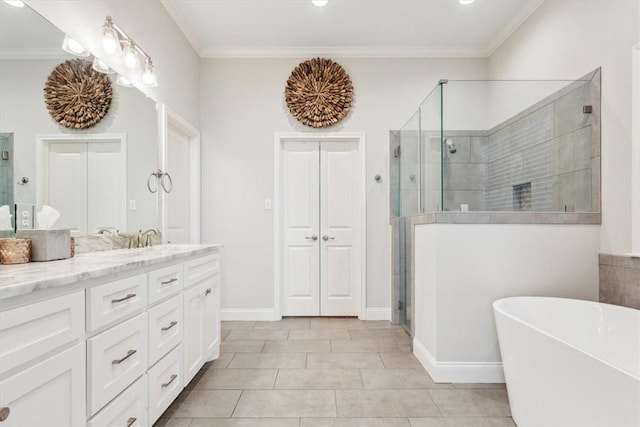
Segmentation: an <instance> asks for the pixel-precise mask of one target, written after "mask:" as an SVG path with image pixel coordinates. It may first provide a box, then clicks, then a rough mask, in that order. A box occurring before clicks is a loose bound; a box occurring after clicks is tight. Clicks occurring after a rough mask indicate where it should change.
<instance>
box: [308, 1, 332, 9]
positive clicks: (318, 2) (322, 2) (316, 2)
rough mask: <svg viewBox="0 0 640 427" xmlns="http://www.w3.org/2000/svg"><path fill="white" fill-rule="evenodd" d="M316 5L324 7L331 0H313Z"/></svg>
mask: <svg viewBox="0 0 640 427" xmlns="http://www.w3.org/2000/svg"><path fill="white" fill-rule="evenodd" d="M311 3H313V5H314V6H318V7H322V6H326V5H327V3H329V0H311Z"/></svg>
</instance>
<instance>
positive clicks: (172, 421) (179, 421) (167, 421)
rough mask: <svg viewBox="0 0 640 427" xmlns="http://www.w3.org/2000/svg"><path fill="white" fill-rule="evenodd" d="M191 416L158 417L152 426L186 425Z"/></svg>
mask: <svg viewBox="0 0 640 427" xmlns="http://www.w3.org/2000/svg"><path fill="white" fill-rule="evenodd" d="M190 424H191V418H159V419H158V421H156V422H155V424H154V425H153V427H188V426H189V425H190Z"/></svg>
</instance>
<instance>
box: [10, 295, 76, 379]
mask: <svg viewBox="0 0 640 427" xmlns="http://www.w3.org/2000/svg"><path fill="white" fill-rule="evenodd" d="M83 334H84V291H78V292H75V293H73V294H69V295H65V296H61V297H57V298H53V299H50V300H46V301H42V302H38V303H35V304H30V305H28V306H25V307H19V308H15V309H13V310H8V311H5V312H2V313H0V374H2V373H4V372H7V371H9V370H10V369H13V368H15V367H16V366H19V365H22V364H23V363H25V362H28V361H30V360H33V359H35V358H36V357H38V356H41V355H43V354H45V353H47V352H49V351H51V350H54V349H56V348H58V347H60V346H63V345H65V344H67V343H70V342H72V341H74V340H77V339H78V338H80V337H81V336H82V335H83Z"/></svg>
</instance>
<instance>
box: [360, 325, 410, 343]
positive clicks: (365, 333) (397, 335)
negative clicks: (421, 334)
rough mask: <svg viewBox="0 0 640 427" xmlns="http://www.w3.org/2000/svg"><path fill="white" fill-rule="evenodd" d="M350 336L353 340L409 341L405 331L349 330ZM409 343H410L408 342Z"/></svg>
mask: <svg viewBox="0 0 640 427" xmlns="http://www.w3.org/2000/svg"><path fill="white" fill-rule="evenodd" d="M349 335H350V336H351V339H352V340H361V339H366V338H374V339H380V338H393V339H398V340H407V338H408V335H407V333H406V332H405V331H404V330H403V329H353V328H351V329H349ZM407 342H408V341H407Z"/></svg>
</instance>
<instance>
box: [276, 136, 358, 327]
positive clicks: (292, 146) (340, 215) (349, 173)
mask: <svg viewBox="0 0 640 427" xmlns="http://www.w3.org/2000/svg"><path fill="white" fill-rule="evenodd" d="M282 148H283V151H282V181H281V183H282V187H281V191H282V194H283V198H282V212H283V216H282V223H283V224H282V228H281V230H282V233H283V235H282V240H283V243H284V244H283V245H282V246H281V247H282V250H283V254H282V257H281V260H282V266H281V267H282V273H283V274H282V279H283V280H282V282H283V283H282V285H283V286H282V292H281V297H282V300H281V309H282V315H283V316H355V315H358V314H360V298H361V284H362V282H361V281H362V274H361V265H362V262H363V260H362V248H361V233H362V227H363V224H362V206H361V200H362V198H361V193H360V192H361V191H362V190H361V187H362V182H361V179H362V178H361V175H362V174H361V170H360V167H361V166H360V158H359V154H358V142H355V141H344V142H342V141H341V142H324V141H321V142H318V141H316V142H297V141H290V142H284V143H283V146H282Z"/></svg>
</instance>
